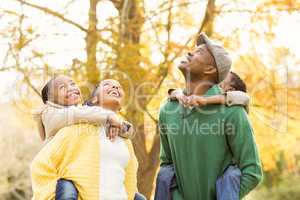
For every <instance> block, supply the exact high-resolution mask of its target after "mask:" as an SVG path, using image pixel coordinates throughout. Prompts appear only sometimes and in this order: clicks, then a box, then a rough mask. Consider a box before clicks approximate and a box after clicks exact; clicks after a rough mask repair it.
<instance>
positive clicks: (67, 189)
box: [55, 179, 78, 200]
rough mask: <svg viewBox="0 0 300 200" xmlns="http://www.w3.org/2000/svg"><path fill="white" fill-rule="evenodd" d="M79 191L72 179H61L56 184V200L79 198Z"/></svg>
mask: <svg viewBox="0 0 300 200" xmlns="http://www.w3.org/2000/svg"><path fill="white" fill-rule="evenodd" d="M77 199H78V191H77V189H76V187H75V185H74V184H73V182H72V181H69V180H66V179H59V180H58V181H57V184H56V191H55V200H77Z"/></svg>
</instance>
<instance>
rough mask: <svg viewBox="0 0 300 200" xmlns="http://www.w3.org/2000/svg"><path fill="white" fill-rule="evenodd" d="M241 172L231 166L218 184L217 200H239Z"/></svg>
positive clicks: (219, 179)
mask: <svg viewBox="0 0 300 200" xmlns="http://www.w3.org/2000/svg"><path fill="white" fill-rule="evenodd" d="M240 179H241V171H240V169H239V168H238V167H236V166H229V167H228V168H227V169H226V171H225V172H224V174H223V175H222V176H221V177H220V178H218V180H217V183H216V190H217V200H239V193H240Z"/></svg>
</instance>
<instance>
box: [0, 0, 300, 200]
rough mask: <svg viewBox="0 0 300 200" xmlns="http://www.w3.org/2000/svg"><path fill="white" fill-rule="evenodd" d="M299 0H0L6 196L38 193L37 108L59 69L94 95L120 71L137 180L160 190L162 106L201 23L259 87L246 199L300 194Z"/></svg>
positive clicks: (0, 177) (293, 198) (1, 176)
mask: <svg viewBox="0 0 300 200" xmlns="http://www.w3.org/2000/svg"><path fill="white" fill-rule="evenodd" d="M299 10H300V1H299V0H249V1H244V0H222V1H221V0H208V1H206V0H89V1H87V0H85V1H84V0H43V1H40V0H1V1H0V123H1V124H0V155H1V156H0V166H1V168H0V199H1V200H2V199H3V200H13V199H17V200H18V199H30V197H31V185H30V177H29V166H30V162H31V160H32V158H33V157H34V155H35V154H36V153H37V152H38V151H39V149H40V148H41V147H42V143H41V141H40V139H39V137H38V133H37V129H36V127H35V123H34V121H33V120H32V117H31V114H32V112H33V110H34V109H35V108H37V107H39V106H40V105H41V104H42V101H41V100H40V96H39V91H40V89H41V87H42V86H43V84H44V83H45V82H46V81H47V80H48V79H49V77H51V76H52V75H53V74H56V73H64V74H66V75H69V76H72V77H73V78H74V79H75V80H76V81H77V83H78V84H80V87H81V89H82V91H83V94H84V96H85V97H87V96H88V95H89V92H90V91H91V89H92V88H93V86H95V84H96V83H98V82H99V80H101V79H104V78H108V77H109V78H116V79H118V80H120V81H121V83H122V84H123V85H124V87H125V89H126V93H127V102H128V103H127V104H126V106H125V108H124V109H123V110H122V115H124V116H125V117H126V118H127V119H128V120H129V121H130V122H132V123H133V124H134V126H135V127H137V136H136V137H135V139H134V146H135V150H136V155H137V157H138V160H139V162H140V168H139V173H138V179H139V182H138V184H139V190H140V192H142V193H143V194H145V195H146V196H147V197H150V196H151V193H152V191H153V188H154V187H155V185H154V180H155V175H156V172H157V167H158V164H159V160H158V153H159V136H158V134H157V113H158V109H159V106H160V103H161V102H162V101H163V100H164V99H165V97H166V91H167V89H168V88H170V87H182V86H183V77H182V76H181V74H180V73H179V72H178V70H177V63H178V62H179V60H180V57H181V56H182V55H184V53H186V51H187V50H189V49H191V48H193V47H194V44H195V42H194V41H195V40H194V39H195V36H196V35H197V33H199V32H206V33H207V35H209V36H210V37H212V38H214V39H216V40H219V41H221V43H222V44H223V45H224V46H225V47H226V48H227V49H228V50H229V51H230V53H231V55H232V58H233V61H234V64H233V71H235V72H237V73H238V74H239V75H240V76H241V77H242V79H243V80H245V82H246V83H247V86H248V92H249V94H250V96H251V105H250V114H249V115H250V118H251V121H252V123H253V126H254V130H255V137H256V140H257V143H258V145H259V150H260V154H261V158H262V163H263V169H264V180H263V183H262V184H261V185H260V186H259V187H258V188H257V189H256V190H255V191H254V192H252V193H251V194H250V195H249V196H248V197H247V199H250V200H265V199H272V200H281V199H287V200H297V199H300V174H299V172H300V130H299V129H300V123H299V122H300V112H299V111H300V46H299V35H300V12H299ZM212 156H213V155H212Z"/></svg>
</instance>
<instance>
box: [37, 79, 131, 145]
mask: <svg viewBox="0 0 300 200" xmlns="http://www.w3.org/2000/svg"><path fill="white" fill-rule="evenodd" d="M41 96H42V100H43V102H44V104H45V105H44V106H43V107H42V108H41V109H40V110H38V111H37V112H36V113H35V115H34V117H35V119H36V121H37V124H38V129H39V134H40V137H41V139H42V140H43V141H46V142H48V141H49V140H51V138H53V137H54V136H55V134H56V133H57V132H58V131H59V130H60V129H61V128H63V127H66V126H69V125H72V124H77V123H84V122H85V123H92V124H96V125H108V126H110V127H111V128H110V129H109V130H108V131H107V133H106V135H107V136H108V137H109V138H110V139H114V138H115V137H116V135H117V134H120V136H122V137H125V138H131V137H133V131H132V129H129V131H121V129H122V128H123V127H125V126H128V125H129V123H128V122H125V121H122V120H120V119H119V118H118V117H117V114H116V113H114V112H112V111H109V110H106V109H103V108H101V107H96V106H92V107H91V106H81V105H79V104H80V102H81V92H80V90H79V87H78V86H77V85H76V84H75V82H74V81H73V80H72V79H71V78H69V77H67V76H62V75H60V76H57V77H55V78H52V79H51V80H50V81H49V82H48V83H47V84H46V85H45V86H44V88H43V89H42V92H41ZM129 126H130V125H129Z"/></svg>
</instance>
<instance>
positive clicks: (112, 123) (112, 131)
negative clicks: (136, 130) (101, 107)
mask: <svg viewBox="0 0 300 200" xmlns="http://www.w3.org/2000/svg"><path fill="white" fill-rule="evenodd" d="M106 126H107V129H106V137H108V138H109V139H110V140H111V141H114V140H115V139H116V137H117V136H118V135H119V134H120V132H121V129H122V127H123V122H122V121H121V120H120V119H119V117H118V116H117V115H116V114H112V115H109V116H108V118H107V122H106Z"/></svg>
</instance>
